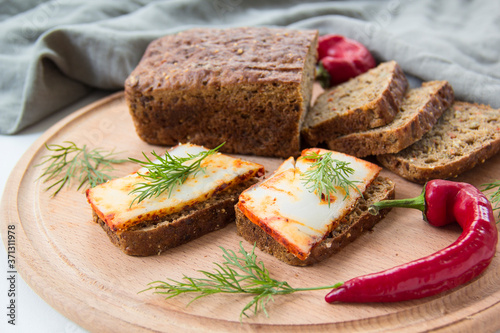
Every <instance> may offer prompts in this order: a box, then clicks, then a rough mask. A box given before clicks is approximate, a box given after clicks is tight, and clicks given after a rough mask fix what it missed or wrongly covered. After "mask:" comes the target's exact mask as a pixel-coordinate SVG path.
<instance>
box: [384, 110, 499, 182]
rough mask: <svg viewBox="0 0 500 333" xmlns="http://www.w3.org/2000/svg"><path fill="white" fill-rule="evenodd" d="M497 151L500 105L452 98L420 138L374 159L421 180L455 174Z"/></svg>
mask: <svg viewBox="0 0 500 333" xmlns="http://www.w3.org/2000/svg"><path fill="white" fill-rule="evenodd" d="M499 151H500V109H493V108H491V107H489V106H487V105H478V104H472V103H467V102H455V103H454V104H453V106H452V107H451V108H449V109H448V110H447V111H445V112H444V114H443V116H442V117H441V118H440V119H439V121H438V122H437V123H436V125H434V127H433V128H432V129H431V130H430V131H429V132H427V133H426V134H425V135H424V136H423V138H422V139H421V140H419V141H417V142H415V143H414V144H412V145H411V146H409V147H408V148H406V149H403V150H402V151H400V152H399V153H396V154H384V155H379V156H377V159H378V161H379V162H380V163H381V164H382V165H383V166H385V167H386V168H387V169H389V170H391V171H392V172H394V173H396V174H398V175H400V176H401V177H403V178H406V179H408V180H410V181H412V182H416V183H421V184H423V183H425V182H426V181H428V180H431V179H445V178H452V177H456V176H458V175H460V174H461V173H463V172H465V171H467V170H470V169H472V168H474V167H475V166H476V165H477V164H478V163H483V162H484V161H485V160H486V159H488V158H490V157H492V156H494V155H495V154H497V153H498V152H499Z"/></svg>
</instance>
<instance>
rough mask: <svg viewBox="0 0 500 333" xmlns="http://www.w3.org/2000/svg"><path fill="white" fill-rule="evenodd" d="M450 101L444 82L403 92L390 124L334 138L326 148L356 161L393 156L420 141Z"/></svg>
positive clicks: (448, 85)
mask: <svg viewBox="0 0 500 333" xmlns="http://www.w3.org/2000/svg"><path fill="white" fill-rule="evenodd" d="M453 101H454V93H453V88H452V87H451V85H450V84H449V83H448V82H446V81H431V82H424V83H423V84H422V87H419V88H415V89H411V90H409V91H408V92H407V94H406V96H405V98H404V100H403V102H402V104H401V107H400V111H399V113H398V114H397V115H396V117H395V118H394V120H393V121H392V122H391V123H389V124H387V125H385V126H381V127H378V128H374V129H370V130H367V131H363V132H358V133H351V134H347V135H343V136H340V137H337V138H335V139H333V140H330V141H328V142H327V146H328V148H329V149H331V150H336V151H340V152H343V153H346V154H349V155H353V156H356V157H365V156H368V155H381V154H391V153H397V152H399V151H401V150H403V149H404V148H406V147H408V146H410V145H411V144H413V143H414V142H416V141H418V140H420V139H421V138H422V136H423V135H424V134H425V133H427V132H428V131H429V130H430V129H431V128H432V127H433V126H434V125H435V124H436V122H437V121H438V119H439V117H441V115H442V114H443V112H444V111H445V110H447V109H448V108H449V107H450V106H451V105H452V104H453Z"/></svg>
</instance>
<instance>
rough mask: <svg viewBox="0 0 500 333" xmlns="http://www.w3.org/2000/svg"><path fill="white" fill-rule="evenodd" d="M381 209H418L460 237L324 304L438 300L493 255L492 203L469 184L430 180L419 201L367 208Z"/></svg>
mask: <svg viewBox="0 0 500 333" xmlns="http://www.w3.org/2000/svg"><path fill="white" fill-rule="evenodd" d="M385 207H410V208H417V209H420V210H422V212H423V215H424V219H425V220H426V221H427V222H428V223H429V224H431V225H433V226H436V227H440V226H444V225H446V224H448V223H452V222H457V223H458V224H459V225H460V226H461V227H462V229H463V232H462V234H461V235H460V237H459V238H458V239H457V240H456V241H455V242H454V243H453V244H451V245H450V246H448V247H447V248H445V249H443V250H440V251H438V252H436V253H434V254H432V255H430V256H427V257H425V258H422V259H418V260H415V261H412V262H409V263H407V264H403V265H400V266H396V267H394V268H391V269H388V270H384V271H381V272H378V273H373V274H367V275H364V276H360V277H356V278H354V279H351V280H349V281H347V282H345V283H344V284H342V285H341V286H340V287H339V288H335V289H333V290H332V291H331V292H330V293H328V294H327V295H326V297H325V300H326V301H327V302H329V303H331V302H363V303H364V302H395V301H405V300H411V299H417V298H423V297H427V296H432V295H436V294H438V293H441V292H444V291H446V290H450V289H452V288H455V287H457V286H459V285H462V284H464V283H466V282H468V281H470V280H472V279H473V278H475V277H476V276H478V275H479V274H481V273H482V272H483V271H484V270H485V269H486V268H487V267H488V265H489V264H490V262H491V260H492V259H493V257H494V255H495V253H496V246H497V242H498V231H497V227H496V224H495V218H494V216H493V210H492V208H491V203H490V202H489V201H488V199H487V198H486V197H485V196H484V194H483V193H481V191H479V190H478V189H477V188H475V187H474V186H472V185H470V184H467V183H459V182H452V181H447V180H432V181H429V182H428V183H427V184H426V185H425V187H424V191H423V192H422V194H421V195H420V196H419V197H417V198H413V199H402V200H387V201H381V202H379V203H377V204H375V205H373V206H372V207H370V209H371V210H372V211H374V213H376V212H378V210H379V209H382V208H385Z"/></svg>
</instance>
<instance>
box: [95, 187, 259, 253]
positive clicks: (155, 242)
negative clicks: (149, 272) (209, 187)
mask: <svg viewBox="0 0 500 333" xmlns="http://www.w3.org/2000/svg"><path fill="white" fill-rule="evenodd" d="M257 181H258V180H257V179H256V178H253V179H250V180H248V181H246V182H243V183H241V184H238V185H236V186H234V187H233V188H230V189H227V190H225V191H221V192H218V193H217V194H216V195H215V196H213V197H211V198H209V199H208V200H206V201H203V202H200V203H198V204H195V205H194V206H188V207H186V208H185V209H184V210H182V211H180V212H178V213H175V214H171V215H168V216H166V217H164V218H162V219H161V220H159V221H155V223H154V224H152V225H151V224H150V221H149V222H145V223H143V224H141V225H138V226H135V227H134V228H133V229H129V230H124V231H122V232H116V231H113V230H112V229H111V228H110V227H109V226H108V225H107V224H106V223H105V222H104V221H103V220H101V219H100V218H99V217H98V216H97V214H95V212H93V219H94V222H96V223H98V224H100V225H101V227H102V228H103V229H104V231H106V233H107V235H108V237H109V239H110V240H111V242H112V243H113V244H114V245H116V246H117V247H118V248H120V249H121V250H122V251H123V252H124V253H126V254H128V255H132V256H151V255H156V254H158V255H159V254H161V253H162V252H164V251H166V250H168V249H170V248H174V247H176V246H179V245H182V244H185V243H187V242H189V241H192V240H194V239H196V238H199V237H201V236H203V235H205V234H208V233H209V232H212V231H216V230H219V229H222V228H224V227H225V226H227V225H228V224H229V223H232V222H234V220H235V211H234V205H235V204H236V203H237V202H238V196H239V195H240V194H241V192H243V191H244V190H245V189H246V188H248V187H250V186H252V185H253V184H255V183H257Z"/></svg>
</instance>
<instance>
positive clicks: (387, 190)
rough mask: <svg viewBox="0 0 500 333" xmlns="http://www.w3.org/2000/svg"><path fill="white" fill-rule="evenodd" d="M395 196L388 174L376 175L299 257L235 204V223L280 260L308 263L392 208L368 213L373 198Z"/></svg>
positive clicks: (335, 248)
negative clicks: (345, 212)
mask: <svg viewBox="0 0 500 333" xmlns="http://www.w3.org/2000/svg"><path fill="white" fill-rule="evenodd" d="M394 196H395V185H394V183H393V182H392V181H391V180H390V179H388V178H385V177H381V176H379V177H377V178H376V179H375V180H374V181H373V182H372V184H371V185H370V186H369V187H368V188H367V189H366V192H365V193H364V197H362V198H361V199H359V200H358V202H357V204H356V206H355V207H354V209H353V210H352V211H351V213H349V214H348V215H347V216H345V217H344V218H343V219H342V220H341V221H340V223H339V224H338V226H337V227H336V228H335V229H334V230H333V231H332V232H331V234H330V235H329V236H328V237H327V238H326V239H325V240H323V241H322V242H321V243H319V244H318V245H317V246H316V247H314V248H313V249H312V251H311V254H310V255H309V257H308V258H307V259H305V260H300V259H299V258H297V257H296V256H294V255H293V254H291V253H290V252H288V251H287V249H286V248H285V247H284V246H283V245H281V244H280V243H278V242H277V241H276V240H275V239H274V238H273V237H272V236H270V235H268V234H267V233H266V232H265V231H264V230H263V229H261V228H260V227H259V226H258V225H256V224H254V223H253V222H252V221H250V220H249V219H248V218H247V217H246V216H245V214H243V212H242V211H241V210H240V209H239V208H238V207H237V206H236V208H235V210H236V227H237V231H238V234H239V235H240V236H242V237H243V238H244V239H245V240H247V241H248V242H250V243H252V244H253V243H255V244H256V246H257V247H258V248H259V249H260V250H262V251H264V252H266V253H269V254H271V255H273V256H275V257H276V258H278V259H279V260H281V261H283V262H285V263H287V264H289V265H293V266H308V265H312V264H314V263H318V262H320V261H322V260H325V259H327V258H328V257H330V256H331V255H332V254H334V253H336V252H338V251H339V250H340V249H342V248H343V247H345V246H346V245H347V244H349V243H350V242H352V241H354V240H355V239H356V238H358V237H359V236H360V235H361V234H362V233H363V232H364V231H366V230H370V229H371V228H373V226H374V225H375V224H377V223H378V222H379V221H380V220H381V219H382V218H384V217H385V216H386V215H387V213H388V212H389V211H390V209H384V210H381V211H380V213H379V214H378V215H376V216H374V215H371V214H369V213H368V207H369V206H370V205H371V204H373V203H374V202H377V201H381V200H386V199H393V198H394Z"/></svg>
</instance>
